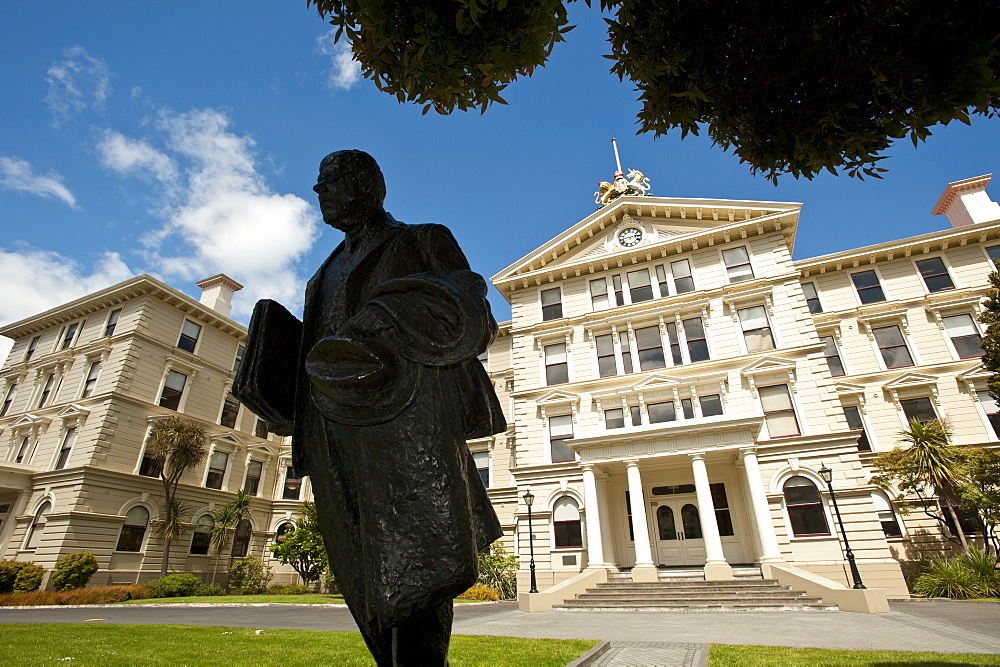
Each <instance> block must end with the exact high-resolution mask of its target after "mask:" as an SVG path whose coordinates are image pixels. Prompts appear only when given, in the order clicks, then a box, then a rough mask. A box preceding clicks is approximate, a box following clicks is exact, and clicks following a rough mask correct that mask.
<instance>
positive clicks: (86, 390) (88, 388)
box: [81, 361, 101, 398]
mask: <svg viewBox="0 0 1000 667" xmlns="http://www.w3.org/2000/svg"><path fill="white" fill-rule="evenodd" d="M100 374H101V362H99V361H95V362H93V363H91V364H90V370H89V371H87V379H86V380H84V381H83V394H81V398H89V397H90V396H92V395H93V394H94V388H95V387H96V386H97V376H98V375H100Z"/></svg>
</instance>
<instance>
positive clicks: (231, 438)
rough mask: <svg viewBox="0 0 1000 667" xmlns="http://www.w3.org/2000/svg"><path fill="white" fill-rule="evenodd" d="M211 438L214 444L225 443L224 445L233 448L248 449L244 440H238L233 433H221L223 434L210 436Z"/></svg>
mask: <svg viewBox="0 0 1000 667" xmlns="http://www.w3.org/2000/svg"><path fill="white" fill-rule="evenodd" d="M209 437H210V438H211V440H212V442H219V443H223V444H226V445H231V446H233V447H237V448H243V447H246V443H245V442H243V440H241V439H240V438H238V437H236V436H235V435H233V434H232V433H221V434H218V435H212V436H209Z"/></svg>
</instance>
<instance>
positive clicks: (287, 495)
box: [281, 466, 302, 500]
mask: <svg viewBox="0 0 1000 667" xmlns="http://www.w3.org/2000/svg"><path fill="white" fill-rule="evenodd" d="M301 492H302V475H299V474H298V473H296V472H295V468H293V467H292V466H287V467H286V468H285V486H284V487H282V489H281V499H282V500H298V499H299V494H300V493H301Z"/></svg>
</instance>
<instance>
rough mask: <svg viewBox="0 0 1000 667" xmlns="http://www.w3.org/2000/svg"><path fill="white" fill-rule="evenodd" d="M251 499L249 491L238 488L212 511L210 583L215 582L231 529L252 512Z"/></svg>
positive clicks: (248, 517) (246, 519) (247, 518)
mask: <svg viewBox="0 0 1000 667" xmlns="http://www.w3.org/2000/svg"><path fill="white" fill-rule="evenodd" d="M252 499H253V496H251V495H250V494H249V493H247V492H246V491H244V490H243V489H240V490H239V491H237V492H236V497H235V498H233V499H232V500H230V501H229V502H228V503H226V504H225V505H220V506H219V507H218V508H216V510H215V511H214V512H212V518H213V519H214V520H215V527H214V528H212V547H214V548H215V568H214V569H213V570H212V583H213V584H214V583H215V576H216V574H217V573H218V571H219V558H220V556H221V555H222V551H223V550H224V549H225V548H226V547H227V546H229V539H230V533H231V531H233V530H235V529H236V527H237V526H239V525H240V523H241V522H243V521H248V520H249V519H250V515H251V514H253V512H252V511H251V510H250V501H251V500H252Z"/></svg>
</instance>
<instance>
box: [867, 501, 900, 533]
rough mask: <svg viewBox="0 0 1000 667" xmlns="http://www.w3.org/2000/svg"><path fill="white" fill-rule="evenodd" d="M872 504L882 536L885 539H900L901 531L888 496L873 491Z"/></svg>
mask: <svg viewBox="0 0 1000 667" xmlns="http://www.w3.org/2000/svg"><path fill="white" fill-rule="evenodd" d="M872 504H873V505H875V512H876V513H877V514H878V521H879V523H881V524H882V534H883V535H885V536H886V537H902V536H903V529H902V528H900V526H899V521H898V520H897V519H896V513H895V512H893V511H892V503H891V502H890V501H889V498H888V496H886V495H885V494H884V493H882V492H880V491H875V492H873V493H872Z"/></svg>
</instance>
